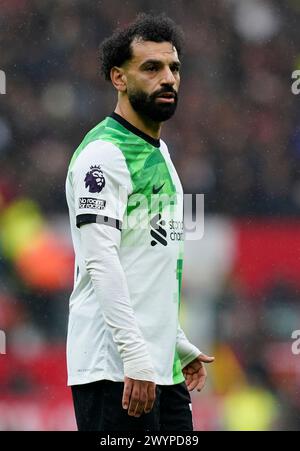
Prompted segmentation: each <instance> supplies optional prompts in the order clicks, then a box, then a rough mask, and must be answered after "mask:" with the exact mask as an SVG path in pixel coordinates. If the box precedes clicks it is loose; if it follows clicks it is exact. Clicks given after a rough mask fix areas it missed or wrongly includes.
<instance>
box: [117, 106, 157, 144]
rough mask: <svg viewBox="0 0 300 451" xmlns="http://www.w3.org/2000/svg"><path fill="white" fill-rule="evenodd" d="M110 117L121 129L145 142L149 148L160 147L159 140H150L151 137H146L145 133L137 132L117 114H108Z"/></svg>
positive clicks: (135, 128) (136, 129)
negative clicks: (123, 128)
mask: <svg viewBox="0 0 300 451" xmlns="http://www.w3.org/2000/svg"><path fill="white" fill-rule="evenodd" d="M110 117H112V118H113V119H114V120H115V121H117V122H119V123H120V124H121V125H123V127H125V128H127V130H129V131H130V132H132V133H134V134H135V135H137V136H139V137H140V138H142V139H144V140H145V141H147V142H148V143H149V144H151V146H154V147H160V140H159V139H155V138H152V136H149V135H147V134H146V133H144V132H142V131H141V130H139V129H138V128H137V127H135V126H134V125H132V124H130V122H128V121H126V119H124V118H123V117H122V116H120V115H119V114H118V113H115V112H114V111H113V112H112V113H111V114H110Z"/></svg>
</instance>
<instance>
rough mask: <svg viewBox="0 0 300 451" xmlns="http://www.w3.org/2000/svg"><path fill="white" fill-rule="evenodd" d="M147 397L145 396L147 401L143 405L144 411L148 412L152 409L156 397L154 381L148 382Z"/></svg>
mask: <svg viewBox="0 0 300 451" xmlns="http://www.w3.org/2000/svg"><path fill="white" fill-rule="evenodd" d="M147 392H148V397H147V402H146V405H145V409H144V410H145V413H149V412H151V410H152V409H153V406H154V402H155V399H156V391H155V384H154V383H150V384H148V390H147Z"/></svg>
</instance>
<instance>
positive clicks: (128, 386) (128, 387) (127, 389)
mask: <svg viewBox="0 0 300 451" xmlns="http://www.w3.org/2000/svg"><path fill="white" fill-rule="evenodd" d="M132 387H133V380H132V379H129V378H128V377H125V379H124V389H123V397H122V406H123V409H128V406H129V400H130V395H131V391H132Z"/></svg>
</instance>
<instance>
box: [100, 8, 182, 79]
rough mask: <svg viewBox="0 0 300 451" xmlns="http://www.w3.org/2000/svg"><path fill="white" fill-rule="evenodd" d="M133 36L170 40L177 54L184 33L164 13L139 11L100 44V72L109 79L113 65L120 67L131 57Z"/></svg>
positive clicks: (154, 39) (145, 39)
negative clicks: (127, 23) (155, 13)
mask: <svg viewBox="0 0 300 451" xmlns="http://www.w3.org/2000/svg"><path fill="white" fill-rule="evenodd" d="M135 38H140V39H142V40H143V41H153V42H171V43H172V44H173V46H174V47H175V48H176V50H177V53H178V56H179V57H180V55H181V54H182V51H183V43H184V34H183V31H182V29H181V27H179V26H178V25H177V24H176V23H175V22H174V21H173V20H172V19H170V18H169V17H167V16H166V15H165V14H160V15H157V16H154V15H152V14H145V13H139V14H138V15H137V17H136V19H135V20H134V22H132V23H130V24H129V25H128V26H127V27H126V28H118V29H117V30H115V32H114V33H113V34H112V36H110V37H108V38H106V39H105V40H104V41H103V42H102V44H101V45H100V61H101V73H102V74H103V75H104V77H105V79H106V80H110V70H111V68H112V67H114V66H118V67H121V66H122V64H124V63H125V62H126V61H128V60H130V58H131V57H132V49H131V43H132V41H133V40H134V39H135Z"/></svg>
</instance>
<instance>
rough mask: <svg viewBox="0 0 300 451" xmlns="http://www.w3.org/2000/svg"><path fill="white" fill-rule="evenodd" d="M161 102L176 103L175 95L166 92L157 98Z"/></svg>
mask: <svg viewBox="0 0 300 451" xmlns="http://www.w3.org/2000/svg"><path fill="white" fill-rule="evenodd" d="M156 98H157V99H158V100H159V101H160V102H165V103H174V102H175V94H174V93H173V92H164V93H162V94H159V95H158V96H157V97H156Z"/></svg>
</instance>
